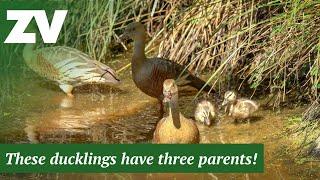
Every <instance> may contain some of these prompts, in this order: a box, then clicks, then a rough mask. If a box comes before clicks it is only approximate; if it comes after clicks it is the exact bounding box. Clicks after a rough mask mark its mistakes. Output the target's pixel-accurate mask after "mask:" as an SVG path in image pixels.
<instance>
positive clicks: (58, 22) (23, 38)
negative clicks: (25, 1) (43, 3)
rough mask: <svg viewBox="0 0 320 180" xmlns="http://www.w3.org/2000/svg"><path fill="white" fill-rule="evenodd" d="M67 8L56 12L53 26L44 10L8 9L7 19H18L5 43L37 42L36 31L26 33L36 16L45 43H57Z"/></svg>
mask: <svg viewBox="0 0 320 180" xmlns="http://www.w3.org/2000/svg"><path fill="white" fill-rule="evenodd" d="M67 12H68V11H67V10H56V11H55V12H54V15H53V18H52V22H51V26H50V25H49V22H48V18H47V15H46V12H45V11H44V10H8V11H7V20H17V23H16V25H15V26H14V27H13V29H12V30H11V32H10V34H9V35H8V37H7V39H6V40H5V41H4V43H35V42H36V35H35V33H25V32H24V31H25V29H26V28H27V26H28V25H29V23H30V21H31V20H32V18H33V17H34V18H35V20H36V23H37V26H38V28H39V31H40V34H41V36H42V39H43V41H44V43H55V42H56V41H57V39H58V36H59V33H60V31H61V28H62V25H63V22H64V20H65V18H66V15H67Z"/></svg>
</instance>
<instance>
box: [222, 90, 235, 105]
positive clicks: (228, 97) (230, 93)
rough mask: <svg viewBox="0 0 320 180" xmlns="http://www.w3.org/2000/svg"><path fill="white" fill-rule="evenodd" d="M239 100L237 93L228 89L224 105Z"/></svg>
mask: <svg viewBox="0 0 320 180" xmlns="http://www.w3.org/2000/svg"><path fill="white" fill-rule="evenodd" d="M236 100H237V94H236V92H234V91H227V92H226V93H225V94H224V100H223V102H222V106H226V105H227V104H233V103H234V102H236Z"/></svg>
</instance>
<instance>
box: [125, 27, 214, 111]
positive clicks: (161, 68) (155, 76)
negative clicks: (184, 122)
mask: <svg viewBox="0 0 320 180" xmlns="http://www.w3.org/2000/svg"><path fill="white" fill-rule="evenodd" d="M122 37H124V38H131V39H133V41H134V46H133V47H134V50H133V57H132V60H131V70H132V78H133V81H134V83H135V84H136V86H137V87H138V88H139V89H140V90H141V91H142V92H144V93H145V94H147V95H149V96H151V97H154V98H157V99H158V101H159V103H160V117H163V113H164V111H163V106H162V100H163V94H162V86H163V82H164V81H165V80H166V79H175V80H177V84H179V86H186V85H190V86H192V87H195V88H197V89H198V90H200V89H201V88H202V87H203V86H204V91H206V92H209V91H210V90H211V87H210V86H209V85H205V84H206V83H205V82H204V81H203V80H201V79H199V78H197V77H196V76H194V75H192V74H191V73H190V72H189V71H187V70H185V67H183V66H181V65H179V64H177V63H175V62H173V61H170V60H167V59H163V58H147V57H146V55H145V43H146V42H145V39H146V35H145V29H144V26H143V25H142V24H141V23H139V22H135V23H131V24H129V25H128V26H127V28H126V29H125V32H124V34H123V35H122ZM184 70H185V71H184ZM182 72H183V74H182V75H181V73H182ZM180 75H181V76H180ZM179 76H180V77H181V78H179ZM178 78H179V79H178ZM212 92H214V91H213V90H212Z"/></svg>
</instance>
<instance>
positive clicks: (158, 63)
mask: <svg viewBox="0 0 320 180" xmlns="http://www.w3.org/2000/svg"><path fill="white" fill-rule="evenodd" d="M147 62H148V63H149V64H148V66H149V67H151V69H152V72H151V74H152V78H153V80H155V81H158V82H160V84H161V86H162V83H163V81H164V80H166V79H171V78H173V79H175V80H176V82H177V85H178V86H186V85H188V86H192V87H195V88H197V89H198V90H200V89H201V88H202V87H203V86H205V87H204V90H205V91H207V92H208V91H210V89H211V86H209V85H206V82H205V81H203V80H201V79H200V78H198V77H196V76H194V75H193V74H191V72H190V71H188V70H187V68H185V66H182V65H180V64H178V63H176V62H174V61H170V60H167V59H163V58H152V59H149V60H148V61H147Z"/></svg>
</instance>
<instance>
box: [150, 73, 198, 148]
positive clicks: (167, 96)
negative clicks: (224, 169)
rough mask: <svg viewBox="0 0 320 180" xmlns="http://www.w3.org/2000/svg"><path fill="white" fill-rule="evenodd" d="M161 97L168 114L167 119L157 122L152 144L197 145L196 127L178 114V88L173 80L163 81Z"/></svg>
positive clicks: (189, 120)
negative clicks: (162, 96) (166, 106)
mask: <svg viewBox="0 0 320 180" xmlns="http://www.w3.org/2000/svg"><path fill="white" fill-rule="evenodd" d="M163 95H164V98H163V102H164V103H166V104H167V105H168V108H169V113H168V116H167V117H164V118H162V119H161V120H160V121H159V122H158V124H157V127H156V130H155V132H154V136H153V142H154V143H160V144H177V143H180V144H191V143H199V140H200V138H199V130H198V127H197V125H196V124H195V123H194V122H193V121H192V120H191V119H187V118H185V117H184V116H183V115H182V114H181V113H180V112H179V103H178V86H177V85H176V83H175V81H174V80H173V79H168V80H165V81H164V83H163Z"/></svg>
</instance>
